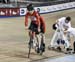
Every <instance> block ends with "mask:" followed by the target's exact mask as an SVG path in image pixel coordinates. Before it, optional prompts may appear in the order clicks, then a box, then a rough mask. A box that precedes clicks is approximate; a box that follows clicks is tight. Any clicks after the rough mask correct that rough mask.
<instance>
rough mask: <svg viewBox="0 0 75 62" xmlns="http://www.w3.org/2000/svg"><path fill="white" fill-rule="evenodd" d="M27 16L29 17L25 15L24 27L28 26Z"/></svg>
mask: <svg viewBox="0 0 75 62" xmlns="http://www.w3.org/2000/svg"><path fill="white" fill-rule="evenodd" d="M28 16H29V14H28V13H27V14H26V15H25V26H26V27H27V26H28Z"/></svg>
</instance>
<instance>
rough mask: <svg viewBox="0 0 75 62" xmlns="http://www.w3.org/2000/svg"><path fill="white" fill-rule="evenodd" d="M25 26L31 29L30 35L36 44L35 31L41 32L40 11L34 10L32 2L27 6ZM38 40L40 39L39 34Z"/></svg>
mask: <svg viewBox="0 0 75 62" xmlns="http://www.w3.org/2000/svg"><path fill="white" fill-rule="evenodd" d="M29 18H30V20H31V23H30V26H29V28H28V19H29ZM25 26H26V27H27V28H28V29H29V36H31V37H32V41H33V42H34V44H35V33H37V34H39V32H40V19H39V15H38V13H37V12H36V11H35V10H34V7H33V6H32V4H29V5H28V6H27V13H26V15H25ZM37 37H38V41H40V39H39V36H38V35H37Z"/></svg>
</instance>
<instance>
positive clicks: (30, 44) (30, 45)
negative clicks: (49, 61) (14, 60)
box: [28, 41, 32, 58]
mask: <svg viewBox="0 0 75 62" xmlns="http://www.w3.org/2000/svg"><path fill="white" fill-rule="evenodd" d="M31 47H32V41H30V42H29V53H28V58H30V52H31Z"/></svg>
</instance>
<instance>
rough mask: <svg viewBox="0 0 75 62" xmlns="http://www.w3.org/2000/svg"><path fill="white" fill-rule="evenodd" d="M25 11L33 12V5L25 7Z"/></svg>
mask: <svg viewBox="0 0 75 62" xmlns="http://www.w3.org/2000/svg"><path fill="white" fill-rule="evenodd" d="M27 10H28V11H32V10H34V7H33V5H32V4H31V3H30V4H29V5H27Z"/></svg>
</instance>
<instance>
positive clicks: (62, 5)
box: [20, 2, 75, 16]
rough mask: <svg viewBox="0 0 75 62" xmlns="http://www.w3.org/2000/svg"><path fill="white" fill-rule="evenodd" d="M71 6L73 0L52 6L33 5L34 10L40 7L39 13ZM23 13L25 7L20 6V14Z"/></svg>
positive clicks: (73, 6)
mask: <svg viewBox="0 0 75 62" xmlns="http://www.w3.org/2000/svg"><path fill="white" fill-rule="evenodd" d="M71 8H75V2H69V3H64V4H58V5H52V6H42V7H35V10H37V9H40V13H48V12H55V11H60V10H65V9H71ZM25 14H26V8H20V16H23V15H25Z"/></svg>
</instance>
